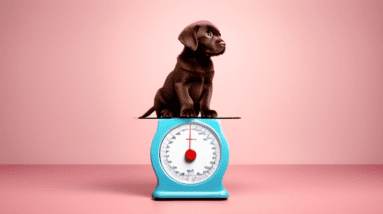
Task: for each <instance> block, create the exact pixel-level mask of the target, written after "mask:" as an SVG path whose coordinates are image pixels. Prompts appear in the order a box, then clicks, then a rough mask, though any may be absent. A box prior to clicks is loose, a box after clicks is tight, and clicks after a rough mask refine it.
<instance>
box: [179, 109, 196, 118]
mask: <svg viewBox="0 0 383 214" xmlns="http://www.w3.org/2000/svg"><path fill="white" fill-rule="evenodd" d="M181 117H196V114H195V111H194V109H185V110H182V111H181Z"/></svg>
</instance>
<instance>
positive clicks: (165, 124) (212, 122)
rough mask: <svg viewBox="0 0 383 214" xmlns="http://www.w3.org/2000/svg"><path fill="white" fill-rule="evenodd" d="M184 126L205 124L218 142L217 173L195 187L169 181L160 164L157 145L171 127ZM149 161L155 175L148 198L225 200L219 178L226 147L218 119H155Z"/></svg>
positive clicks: (227, 148) (221, 174) (227, 194)
mask: <svg viewBox="0 0 383 214" xmlns="http://www.w3.org/2000/svg"><path fill="white" fill-rule="evenodd" d="M185 123H199V124H203V125H207V126H209V127H210V128H212V130H213V131H215V132H216V134H217V136H218V137H219V140H220V141H221V160H220V163H219V166H218V168H217V170H216V171H215V172H214V174H213V175H211V176H210V177H209V178H208V179H206V180H205V181H202V182H200V183H196V184H184V183H180V182H177V181H175V180H173V179H172V178H171V177H169V176H168V174H167V173H166V172H165V171H164V169H163V167H162V165H161V161H160V145H161V143H162V140H163V139H164V137H165V135H166V134H167V133H168V132H169V131H170V130H171V129H172V128H174V127H175V126H179V125H182V124H185ZM150 158H151V162H152V166H153V169H154V172H155V173H156V176H157V181H158V183H157V188H156V189H155V190H154V192H153V194H152V196H153V198H154V199H177V198H178V199H187V198H191V199H192V198H197V199H198V198H200V199H203V198H205V199H226V198H228V197H229V193H228V192H227V190H226V189H225V188H224V187H223V185H222V179H223V175H224V174H225V171H226V169H227V166H228V164H229V146H228V144H227V141H226V138H225V136H224V135H223V132H222V128H221V125H220V122H219V119H202V118H201V119H199V118H172V119H159V120H158V127H157V132H156V134H155V136H154V139H153V142H152V147H151V151H150Z"/></svg>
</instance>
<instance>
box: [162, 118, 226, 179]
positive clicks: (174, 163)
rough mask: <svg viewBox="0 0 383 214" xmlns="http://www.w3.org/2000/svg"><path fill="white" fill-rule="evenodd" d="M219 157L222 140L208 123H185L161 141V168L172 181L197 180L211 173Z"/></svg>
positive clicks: (217, 163) (217, 164) (216, 165)
mask: <svg viewBox="0 0 383 214" xmlns="http://www.w3.org/2000/svg"><path fill="white" fill-rule="evenodd" d="M220 160H221V141H220V139H219V137H218V136H217V134H216V133H215V132H214V131H213V130H212V129H211V128H210V127H208V126H206V125H203V124H199V123H186V124H183V125H180V126H177V127H175V128H173V129H171V130H170V131H169V132H168V133H167V134H166V135H165V137H164V139H163V140H162V143H161V146H160V161H161V165H162V168H163V169H164V170H165V172H166V173H167V174H168V175H169V176H170V177H171V178H172V179H174V180H176V181H178V182H181V183H185V184H196V183H200V182H202V181H204V180H206V179H208V178H209V177H210V176H212V175H213V174H214V172H215V171H216V169H217V168H218V166H219V162H220Z"/></svg>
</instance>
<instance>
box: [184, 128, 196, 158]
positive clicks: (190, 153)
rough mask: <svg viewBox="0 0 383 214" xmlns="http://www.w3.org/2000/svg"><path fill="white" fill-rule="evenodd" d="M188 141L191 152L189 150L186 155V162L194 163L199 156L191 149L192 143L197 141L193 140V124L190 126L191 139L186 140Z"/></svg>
mask: <svg viewBox="0 0 383 214" xmlns="http://www.w3.org/2000/svg"><path fill="white" fill-rule="evenodd" d="M186 140H189V150H187V151H186V153H185V160H186V162H189V163H190V162H193V161H194V159H195V157H196V156H197V154H196V153H195V151H193V150H192V149H191V141H192V140H195V139H192V138H191V124H190V127H189V138H186Z"/></svg>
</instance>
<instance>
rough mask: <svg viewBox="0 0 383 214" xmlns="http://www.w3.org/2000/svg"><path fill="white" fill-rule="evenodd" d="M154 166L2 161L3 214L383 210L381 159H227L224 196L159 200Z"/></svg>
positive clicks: (0, 207)
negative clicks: (308, 161)
mask: <svg viewBox="0 0 383 214" xmlns="http://www.w3.org/2000/svg"><path fill="white" fill-rule="evenodd" d="M156 184H157V180H156V177H155V174H154V171H153V169H152V168H151V166H150V165H0V213H2V214H8V213H39V214H40V213H167V214H171V213H241V214H242V213H326V214H327V213H347V214H350V213H363V214H364V213H379V214H382V213H383V165H229V167H228V170H227V172H226V174H225V177H224V179H223V184H224V186H225V187H226V189H227V190H228V191H229V193H230V197H229V199H228V200H225V201H155V200H152V198H151V193H152V191H153V190H154V189H155V187H156Z"/></svg>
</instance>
